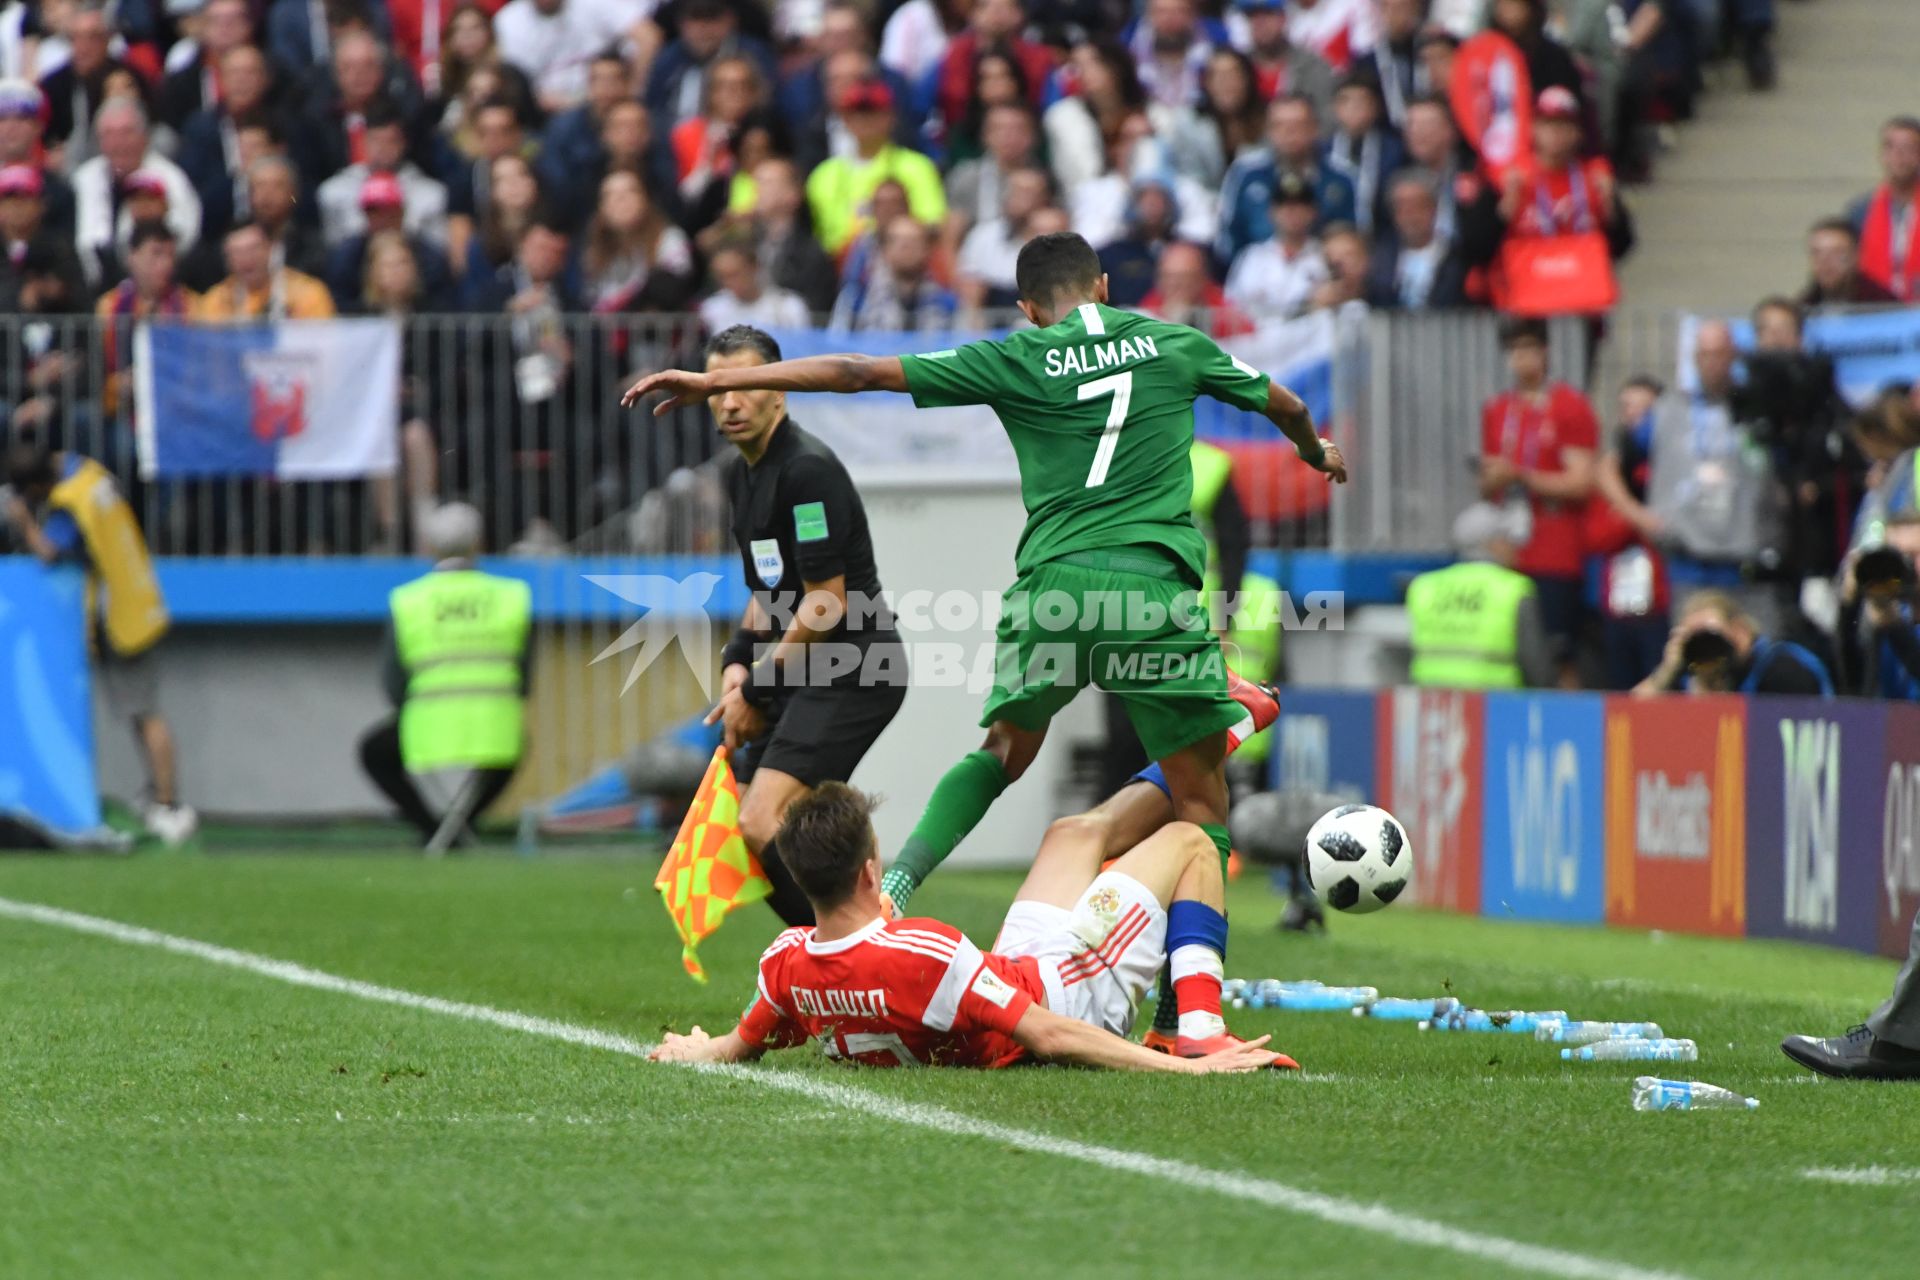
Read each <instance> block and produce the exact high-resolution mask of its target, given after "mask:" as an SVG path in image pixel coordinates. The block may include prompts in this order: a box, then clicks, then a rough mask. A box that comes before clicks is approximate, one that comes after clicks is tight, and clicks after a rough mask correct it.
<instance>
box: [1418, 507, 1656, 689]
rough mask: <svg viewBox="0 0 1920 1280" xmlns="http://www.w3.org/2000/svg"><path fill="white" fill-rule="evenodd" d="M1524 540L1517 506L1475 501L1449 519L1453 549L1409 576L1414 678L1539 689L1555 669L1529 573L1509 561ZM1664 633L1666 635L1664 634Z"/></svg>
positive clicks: (1443, 684)
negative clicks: (1444, 560)
mask: <svg viewBox="0 0 1920 1280" xmlns="http://www.w3.org/2000/svg"><path fill="white" fill-rule="evenodd" d="M1526 541H1527V516H1526V513H1525V512H1524V511H1522V510H1520V509H1519V508H1517V507H1511V506H1496V505H1495V504H1493V503H1491V502H1476V503H1474V504H1473V505H1472V506H1470V507H1468V508H1467V509H1466V510H1465V511H1462V512H1461V513H1460V515H1459V516H1458V518H1456V519H1455V520H1454V522H1453V549H1454V553H1455V554H1456V555H1457V556H1458V557H1459V559H1458V560H1457V561H1455V562H1454V563H1453V564H1451V565H1448V566H1447V567H1446V568H1444V569H1430V570H1428V571H1427V572H1425V573H1423V574H1420V575H1419V576H1418V577H1416V578H1414V580H1413V581H1412V582H1410V583H1409V584H1407V624H1408V628H1409V631H1410V641H1411V644H1412V648H1413V665H1412V668H1411V669H1410V670H1409V672H1408V676H1409V678H1410V679H1411V680H1412V681H1413V683H1414V684H1417V685H1422V686H1426V687H1430V688H1440V689H1524V688H1535V689H1544V688H1549V687H1551V686H1552V685H1553V683H1554V682H1555V680H1556V679H1557V678H1558V676H1559V668H1558V667H1557V665H1556V664H1555V662H1554V657H1553V646H1552V642H1551V641H1550V640H1549V639H1548V636H1547V629H1546V624H1545V623H1544V622H1543V621H1542V617H1541V609H1540V596H1539V592H1538V590H1537V588H1536V587H1535V585H1534V582H1533V579H1531V578H1529V577H1527V575H1526V574H1524V573H1521V572H1519V571H1518V570H1517V569H1515V568H1514V567H1513V566H1514V562H1515V560H1516V559H1517V558H1518V556H1519V554H1520V548H1521V546H1522V545H1523V544H1524V543H1525V542H1526ZM1663 638H1664V637H1663Z"/></svg>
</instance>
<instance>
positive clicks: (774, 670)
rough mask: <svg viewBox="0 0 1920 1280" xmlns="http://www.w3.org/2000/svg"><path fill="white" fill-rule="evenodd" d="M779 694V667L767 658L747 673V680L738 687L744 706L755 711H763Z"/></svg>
mask: <svg viewBox="0 0 1920 1280" xmlns="http://www.w3.org/2000/svg"><path fill="white" fill-rule="evenodd" d="M779 692H780V665H779V664H778V663H776V662H775V661H774V660H773V659H772V658H767V659H765V660H763V661H761V662H758V663H756V664H754V666H753V667H752V668H751V669H750V670H749V671H748V672H747V679H746V682H745V683H744V684H742V685H741V686H740V696H741V697H742V698H743V699H745V700H746V704H747V705H748V706H750V707H753V708H754V709H755V710H759V711H764V710H766V709H767V707H768V706H769V705H771V703H772V702H773V700H774V698H775V697H776V696H778V694H779Z"/></svg>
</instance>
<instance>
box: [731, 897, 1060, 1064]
mask: <svg viewBox="0 0 1920 1280" xmlns="http://www.w3.org/2000/svg"><path fill="white" fill-rule="evenodd" d="M1036 1000H1038V1001H1040V1002H1041V1004H1043V1005H1044V1004H1045V1003H1046V986H1045V984H1044V983H1043V982H1042V980H1041V977H1040V968H1039V964H1038V963H1037V962H1036V961H1035V960H1034V959H1033V958H1032V957H1030V956H1028V957H1018V958H1015V957H1009V956H998V955H991V954H988V953H985V952H982V951H981V950H980V948H978V947H976V946H974V945H973V943H972V942H971V941H969V940H968V938H967V935H965V934H964V933H961V932H960V931H959V930H958V929H956V928H954V927H953V926H952V925H950V924H942V923H941V922H940V921H938V920H929V919H926V918H924V917H918V916H912V917H908V918H907V919H904V920H893V921H887V920H875V921H874V922H873V923H872V924H870V925H868V926H867V927H866V928H864V929H861V930H860V931H859V932H857V933H852V934H849V935H848V936H846V937H844V938H840V939H837V940H835V941H833V942H816V941H814V939H813V930H811V929H788V930H787V931H786V932H784V933H782V934H781V935H780V936H779V937H778V938H775V939H774V941H773V945H772V946H770V947H768V948H767V950H766V952H765V954H763V955H762V956H761V957H760V994H759V997H758V998H757V999H755V1000H754V1002H753V1007H752V1008H750V1009H748V1010H747V1012H746V1015H745V1016H744V1017H742V1018H741V1019H740V1028H739V1030H740V1035H741V1038H742V1039H744V1040H745V1041H746V1042H747V1043H748V1044H751V1045H755V1046H758V1047H762V1048H768V1049H779V1048H785V1047H787V1046H789V1045H795V1044H799V1043H800V1042H801V1041H803V1040H807V1039H815V1040H819V1041H820V1042H821V1043H822V1044H823V1045H824V1046H825V1047H826V1050H827V1055H828V1056H829V1057H834V1058H845V1059H848V1060H850V1061H854V1062H864V1063H868V1064H870V1065H873V1066H883V1067H895V1066H907V1067H911V1066H960V1067H1004V1066H1009V1065H1011V1064H1012V1063H1014V1062H1017V1061H1019V1060H1020V1059H1021V1058H1022V1057H1024V1056H1025V1053H1026V1051H1025V1050H1024V1049H1022V1048H1021V1047H1020V1046H1019V1045H1018V1044H1017V1043H1016V1042H1015V1041H1014V1040H1013V1038H1012V1034H1011V1033H1012V1031H1013V1027H1014V1024H1015V1023H1017V1022H1019V1021H1020V1016H1021V1015H1022V1014H1024V1013H1025V1012H1026V1011H1027V1006H1029V1005H1031V1004H1032V1003H1034V1001H1036Z"/></svg>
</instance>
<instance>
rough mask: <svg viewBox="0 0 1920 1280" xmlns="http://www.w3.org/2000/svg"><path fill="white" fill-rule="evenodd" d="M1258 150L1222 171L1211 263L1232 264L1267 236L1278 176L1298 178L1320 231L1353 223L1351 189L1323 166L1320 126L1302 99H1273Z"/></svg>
mask: <svg viewBox="0 0 1920 1280" xmlns="http://www.w3.org/2000/svg"><path fill="white" fill-rule="evenodd" d="M1266 138H1267V141H1266V145H1265V146H1264V147H1261V148H1259V149H1257V150H1254V151H1249V152H1247V153H1245V154H1244V155H1242V156H1240V157H1239V158H1238V159H1237V160H1235V161H1234V162H1233V164H1232V165H1230V166H1229V167H1228V169H1227V176H1226V181H1225V182H1224V183H1223V185H1222V187H1221V191H1220V230H1219V234H1218V235H1217V236H1216V237H1215V238H1214V243H1213V253H1214V257H1215V258H1216V259H1218V260H1219V261H1221V262H1232V261H1233V260H1234V258H1235V257H1237V256H1239V253H1240V250H1242V249H1243V248H1245V247H1246V246H1247V245H1250V244H1252V243H1254V242H1255V241H1257V240H1265V239H1266V238H1267V237H1269V236H1271V235H1272V234H1273V224H1272V222H1271V221H1270V217H1269V208H1270V206H1271V204H1272V201H1273V188H1274V184H1275V183H1276V182H1278V181H1279V176H1280V173H1281V172H1282V171H1283V170H1285V171H1290V172H1293V173H1296V174H1298V175H1299V176H1300V177H1301V178H1302V179H1304V180H1305V181H1306V183H1307V185H1308V187H1310V188H1311V189H1312V190H1313V194H1314V203H1315V204H1316V205H1317V206H1318V208H1319V222H1318V225H1319V226H1320V227H1323V228H1324V227H1325V226H1326V225H1327V224H1329V223H1333V222H1355V220H1356V203H1355V199H1354V190H1353V183H1352V182H1351V181H1350V180H1349V179H1348V178H1347V177H1346V175H1344V174H1341V173H1337V172H1335V171H1334V170H1333V168H1332V167H1331V166H1330V165H1328V164H1327V163H1326V149H1325V147H1324V145H1323V144H1322V143H1321V141H1320V120H1319V117H1318V116H1317V115H1316V114H1315V112H1314V107H1313V101H1312V99H1310V98H1307V97H1306V96H1304V95H1302V94H1297V93H1294V94H1288V95H1287V96H1285V97H1282V98H1275V99H1274V100H1273V105H1271V106H1269V107H1268V108H1267V135H1266Z"/></svg>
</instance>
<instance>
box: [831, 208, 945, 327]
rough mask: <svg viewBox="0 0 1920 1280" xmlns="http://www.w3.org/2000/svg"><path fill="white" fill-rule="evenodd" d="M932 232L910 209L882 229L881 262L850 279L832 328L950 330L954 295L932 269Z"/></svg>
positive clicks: (837, 302)
mask: <svg viewBox="0 0 1920 1280" xmlns="http://www.w3.org/2000/svg"><path fill="white" fill-rule="evenodd" d="M932 257H933V232H932V231H931V230H929V229H928V227H927V224H926V223H924V222H922V221H920V220H919V219H918V218H916V217H914V216H912V215H911V214H905V215H901V216H898V217H895V218H894V219H893V220H892V221H891V222H888V223H885V224H884V225H883V226H882V227H881V229H880V254H879V261H878V262H877V263H875V264H874V266H873V269H872V270H871V272H870V273H869V274H868V276H867V278H866V279H865V280H864V281H854V282H851V283H849V284H848V285H847V286H846V287H845V288H843V289H842V290H841V291H840V297H839V299H838V300H837V301H835V302H834V304H833V317H832V319H831V320H830V321H829V322H828V327H829V328H831V329H833V330H835V331H836V332H840V333H861V332H874V331H888V332H897V331H902V330H928V329H945V328H947V327H949V326H950V325H951V324H952V322H953V313H954V309H955V305H956V303H955V299H954V296H953V294H952V293H951V292H949V291H948V290H947V289H946V288H945V287H944V286H943V285H941V284H940V282H939V281H937V280H935V279H934V278H933V276H932V274H931V272H930V271H929V267H930V266H931V261H932Z"/></svg>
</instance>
